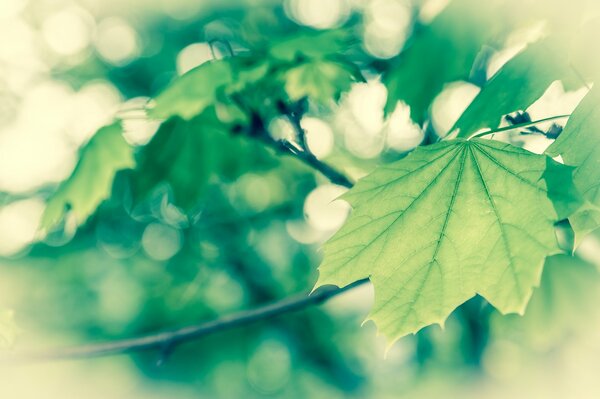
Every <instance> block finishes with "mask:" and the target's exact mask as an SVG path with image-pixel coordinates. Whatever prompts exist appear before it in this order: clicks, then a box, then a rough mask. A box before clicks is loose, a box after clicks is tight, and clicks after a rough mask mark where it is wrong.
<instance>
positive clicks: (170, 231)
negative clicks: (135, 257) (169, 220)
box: [142, 223, 183, 261]
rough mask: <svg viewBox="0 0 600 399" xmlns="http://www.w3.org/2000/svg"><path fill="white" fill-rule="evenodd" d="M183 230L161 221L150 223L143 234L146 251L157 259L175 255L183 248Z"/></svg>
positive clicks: (143, 244)
mask: <svg viewBox="0 0 600 399" xmlns="http://www.w3.org/2000/svg"><path fill="white" fill-rule="evenodd" d="M182 245H183V243H182V236H181V232H180V231H179V230H178V229H176V228H174V227H171V226H168V225H166V224H161V223H152V224H149V225H148V226H147V227H146V229H145V230H144V235H143V236H142V247H143V248H144V251H146V253H147V254H148V256H150V257H151V258H153V259H155V260H159V261H162V260H167V259H170V258H172V257H173V256H175V254H176V253H177V252H179V250H180V249H181V246H182Z"/></svg>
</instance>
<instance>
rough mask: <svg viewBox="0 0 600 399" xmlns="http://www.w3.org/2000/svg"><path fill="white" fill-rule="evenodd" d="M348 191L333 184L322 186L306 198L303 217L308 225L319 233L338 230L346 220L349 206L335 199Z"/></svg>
mask: <svg viewBox="0 0 600 399" xmlns="http://www.w3.org/2000/svg"><path fill="white" fill-rule="evenodd" d="M346 191H348V189H347V188H345V187H341V186H337V185H334V184H324V185H321V186H319V187H317V188H315V189H314V190H313V191H311V193H310V194H308V196H307V197H306V200H305V202H304V216H305V218H306V220H307V221H308V223H309V224H310V225H311V226H312V227H314V228H315V229H318V230H321V231H332V230H336V229H338V228H339V227H340V226H341V225H342V224H343V223H344V221H345V220H346V217H347V216H348V213H349V211H350V205H348V203H347V202H346V201H342V200H337V198H338V197H339V196H340V195H342V194H343V193H345V192H346Z"/></svg>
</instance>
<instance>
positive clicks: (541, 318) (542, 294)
mask: <svg viewBox="0 0 600 399" xmlns="http://www.w3.org/2000/svg"><path fill="white" fill-rule="evenodd" d="M599 285H600V274H599V273H598V270H596V268H595V267H594V266H593V265H591V264H589V263H587V262H585V261H583V260H582V259H579V258H576V257H572V256H568V255H563V254H561V255H555V256H551V257H549V258H547V259H546V263H545V265H544V272H543V273H542V280H541V283H540V286H539V288H537V289H536V290H534V292H533V296H532V297H531V301H530V302H529V305H528V306H527V312H526V313H525V315H524V316H522V317H519V316H513V317H508V318H506V317H503V318H498V319H497V320H495V324H496V325H497V326H498V328H499V329H500V330H501V331H503V332H504V333H508V331H515V330H519V331H520V332H522V333H523V334H525V337H527V339H528V341H530V342H535V343H537V344H538V346H539V345H542V346H544V347H546V348H547V347H550V346H553V345H557V344H559V343H560V342H561V340H563V339H567V338H569V337H570V335H571V333H573V332H576V331H578V330H581V329H585V328H587V323H588V321H589V319H590V318H591V316H592V314H593V313H594V312H595V310H596V306H595V303H597V300H598V287H599ZM505 330H508V331H505Z"/></svg>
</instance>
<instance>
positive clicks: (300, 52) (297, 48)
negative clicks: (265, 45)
mask: <svg viewBox="0 0 600 399" xmlns="http://www.w3.org/2000/svg"><path fill="white" fill-rule="evenodd" d="M351 44H352V36H351V35H350V34H349V32H348V31H345V30H339V29H336V30H326V31H307V32H302V33H299V34H296V35H294V36H291V37H288V38H285V39H282V40H279V41H277V42H275V43H274V44H273V45H272V46H270V48H269V55H270V56H271V57H272V58H273V59H275V60H279V61H286V62H293V61H297V60H298V59H305V58H322V57H325V56H328V55H333V54H338V55H339V54H340V53H342V52H344V51H346V50H348V47H349V46H350V45H351Z"/></svg>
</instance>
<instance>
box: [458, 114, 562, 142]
mask: <svg viewBox="0 0 600 399" xmlns="http://www.w3.org/2000/svg"><path fill="white" fill-rule="evenodd" d="M570 116H571V114H565V115H556V116H550V117H548V118H544V119H538V120H536V121H531V122H524V123H519V124H516V125H510V126H504V127H501V128H498V129H494V130H488V131H485V132H482V133H478V134H474V135H472V136H470V137H469V138H468V140H471V139H474V138H478V137H483V136H487V135H490V134H495V133H501V132H506V131H509V130H515V129H522V128H527V127H530V126H534V125H537V124H538V123H543V122H549V121H554V120H557V119H564V118H568V117H570Z"/></svg>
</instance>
